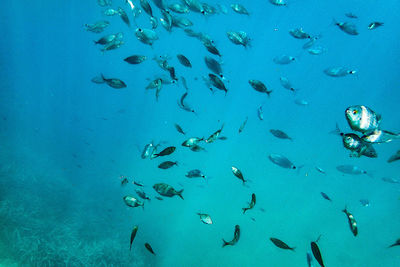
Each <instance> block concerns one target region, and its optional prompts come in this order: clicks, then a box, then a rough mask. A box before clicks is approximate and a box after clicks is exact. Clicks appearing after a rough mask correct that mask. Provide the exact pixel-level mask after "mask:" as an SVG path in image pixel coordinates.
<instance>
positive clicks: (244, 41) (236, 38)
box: [226, 31, 250, 47]
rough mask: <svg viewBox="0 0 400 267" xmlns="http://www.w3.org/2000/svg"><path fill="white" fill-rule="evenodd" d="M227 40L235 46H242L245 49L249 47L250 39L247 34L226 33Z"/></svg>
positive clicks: (242, 32)
mask: <svg viewBox="0 0 400 267" xmlns="http://www.w3.org/2000/svg"><path fill="white" fill-rule="evenodd" d="M226 35H227V37H228V39H229V40H230V41H231V42H232V43H234V44H237V45H243V46H244V47H247V46H249V45H250V37H249V36H248V34H247V33H246V32H244V31H238V32H232V31H230V32H227V33H226Z"/></svg>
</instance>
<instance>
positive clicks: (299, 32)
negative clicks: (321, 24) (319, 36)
mask: <svg viewBox="0 0 400 267" xmlns="http://www.w3.org/2000/svg"><path fill="white" fill-rule="evenodd" d="M289 34H290V35H291V36H293V37H294V38H296V39H310V38H311V35H309V34H308V33H306V32H304V31H303V29H302V28H296V29H291V30H289Z"/></svg>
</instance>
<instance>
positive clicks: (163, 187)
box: [153, 183, 183, 199]
mask: <svg viewBox="0 0 400 267" xmlns="http://www.w3.org/2000/svg"><path fill="white" fill-rule="evenodd" d="M153 188H154V190H156V192H157V193H159V194H160V195H162V196H165V197H173V196H179V197H180V198H182V199H183V196H182V192H183V189H182V190H180V191H176V190H175V189H174V188H173V187H172V186H170V185H168V184H164V183H158V184H155V185H153Z"/></svg>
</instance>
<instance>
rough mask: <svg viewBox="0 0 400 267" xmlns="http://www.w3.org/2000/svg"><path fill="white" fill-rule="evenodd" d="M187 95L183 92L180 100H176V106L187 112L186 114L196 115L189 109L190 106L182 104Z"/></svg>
mask: <svg viewBox="0 0 400 267" xmlns="http://www.w3.org/2000/svg"><path fill="white" fill-rule="evenodd" d="M187 95H188V92H185V93H184V94H183V95H182V96H181V98H180V100H178V106H179V107H180V108H181V109H183V110H185V111H187V112H192V113H194V114H196V111H195V110H194V109H193V108H191V107H190V106H188V105H187V103H185V102H184V100H185V98H186V97H187Z"/></svg>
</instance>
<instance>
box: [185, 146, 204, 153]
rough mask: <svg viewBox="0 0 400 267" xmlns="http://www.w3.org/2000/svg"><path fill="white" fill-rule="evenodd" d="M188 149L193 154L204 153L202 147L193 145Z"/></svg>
mask: <svg viewBox="0 0 400 267" xmlns="http://www.w3.org/2000/svg"><path fill="white" fill-rule="evenodd" d="M189 149H190V150H192V151H194V152H200V151H203V150H204V151H205V148H204V147H201V146H199V145H194V146H191V147H189Z"/></svg>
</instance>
